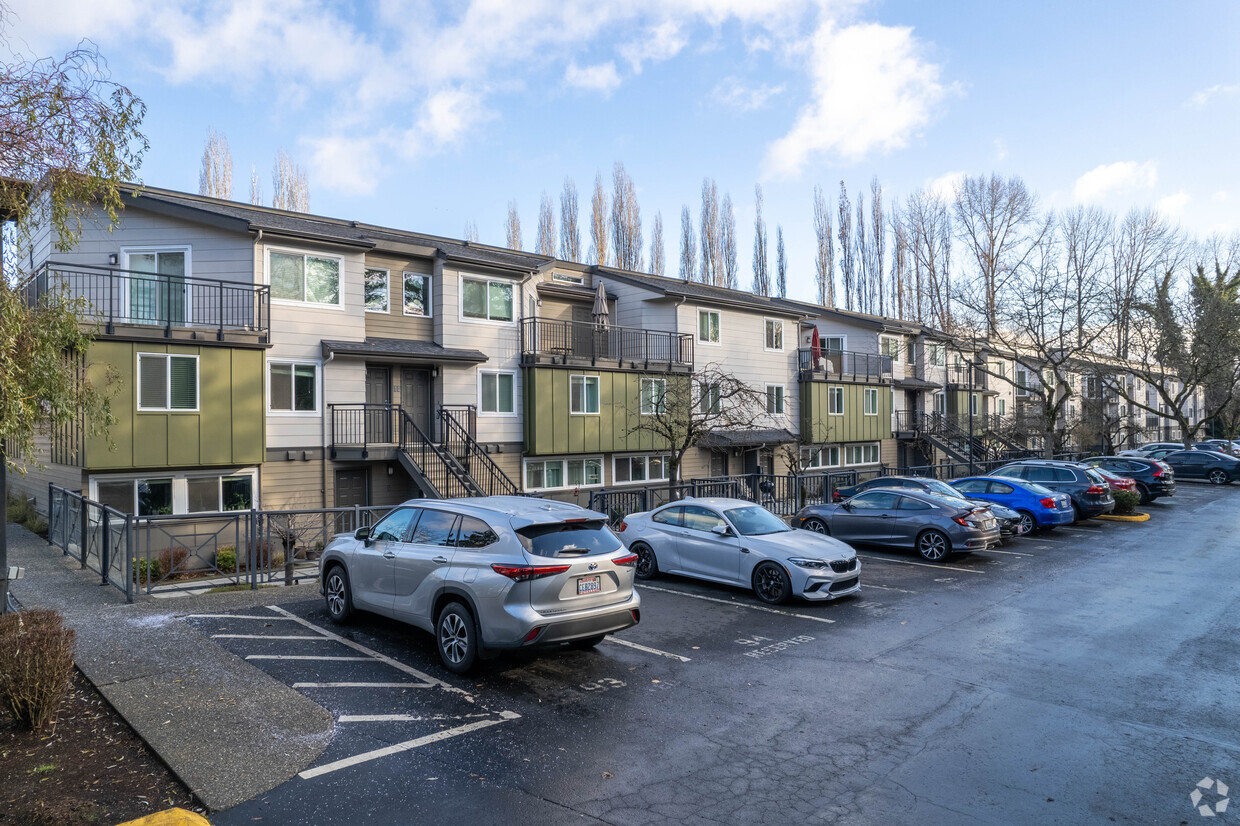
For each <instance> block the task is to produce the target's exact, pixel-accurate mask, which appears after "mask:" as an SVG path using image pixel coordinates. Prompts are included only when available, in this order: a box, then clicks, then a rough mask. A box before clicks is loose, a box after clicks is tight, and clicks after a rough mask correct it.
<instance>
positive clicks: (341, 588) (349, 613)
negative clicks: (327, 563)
mask: <svg viewBox="0 0 1240 826" xmlns="http://www.w3.org/2000/svg"><path fill="white" fill-rule="evenodd" d="M323 598H324V599H325V600H326V602H327V616H328V617H330V618H331V621H332V622H334V623H335V624H336V625H345V624H346V623H348V622H349V620H351V619H353V595H352V594H350V593H349V575H348V574H346V573H345V571H344V568H343V567H342V566H340V565H333V566H332V567H331V568H329V569H328V571H327V580H326V581H325V582H324V583H323Z"/></svg>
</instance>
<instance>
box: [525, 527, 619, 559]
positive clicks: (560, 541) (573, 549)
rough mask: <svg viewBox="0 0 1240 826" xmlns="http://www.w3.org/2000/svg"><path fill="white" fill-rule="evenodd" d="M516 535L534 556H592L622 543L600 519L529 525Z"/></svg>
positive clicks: (613, 549)
mask: <svg viewBox="0 0 1240 826" xmlns="http://www.w3.org/2000/svg"><path fill="white" fill-rule="evenodd" d="M517 538H518V539H520V540H521V545H522V547H524V548H525V550H527V551H529V552H530V553H531V554H533V555H534V556H550V557H556V556H593V555H594V554H609V553H611V552H612V551H618V550H620V548H621V547H622V546H621V544H620V540H619V539H617V538H616V535H615V534H614V533H612V532H611V529H610V528H608V527H607V526H606V525H605V524H603V521H602V520H593V521H589V522H556V523H552V524H550V525H530V526H529V527H527V528H521V529H520V530H519V531H517Z"/></svg>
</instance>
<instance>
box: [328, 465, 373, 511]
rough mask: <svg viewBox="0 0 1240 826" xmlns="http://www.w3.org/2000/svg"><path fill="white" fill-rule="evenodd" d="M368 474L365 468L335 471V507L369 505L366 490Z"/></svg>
mask: <svg viewBox="0 0 1240 826" xmlns="http://www.w3.org/2000/svg"><path fill="white" fill-rule="evenodd" d="M369 477H370V474H369V473H367V468H364V467H359V468H349V469H348V470H338V471H336V507H338V508H351V507H353V506H354V505H369V504H370V501H369V500H370V497H369V496H368V494H369V491H368V490H367V488H368V487H369V485H368V484H367V483H368V482H369Z"/></svg>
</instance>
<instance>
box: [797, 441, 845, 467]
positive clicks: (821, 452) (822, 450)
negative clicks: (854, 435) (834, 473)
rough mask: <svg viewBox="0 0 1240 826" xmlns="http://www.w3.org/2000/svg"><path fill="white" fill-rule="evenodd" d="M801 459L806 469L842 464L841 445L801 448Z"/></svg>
mask: <svg viewBox="0 0 1240 826" xmlns="http://www.w3.org/2000/svg"><path fill="white" fill-rule="evenodd" d="M801 461H802V463H803V464H804V466H805V469H806V470H812V469H816V468H828V467H839V466H840V446H839V445H815V446H813V447H803V448H801Z"/></svg>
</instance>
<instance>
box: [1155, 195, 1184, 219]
mask: <svg viewBox="0 0 1240 826" xmlns="http://www.w3.org/2000/svg"><path fill="white" fill-rule="evenodd" d="M1188 201H1189V198H1188V193H1187V192H1185V191H1184V190H1182V189H1181V190H1180V191H1179V192H1177V193H1175V194H1174V195H1167V196H1166V197H1163V198H1159V199H1158V200H1157V201H1156V202H1155V203H1154V208H1155V209H1157V210H1158V211H1159V212H1161V213H1162V214H1163V215H1166V216H1168V217H1171V218H1175V217H1176V216H1178V215H1179V214H1180V213H1182V212H1183V211H1184V207H1186V206H1188Z"/></svg>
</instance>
